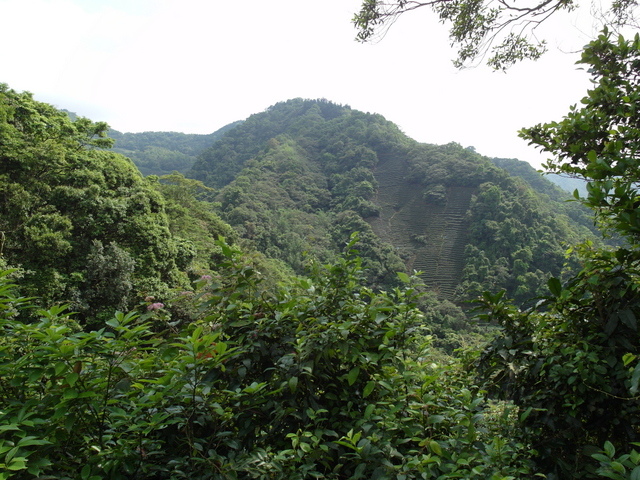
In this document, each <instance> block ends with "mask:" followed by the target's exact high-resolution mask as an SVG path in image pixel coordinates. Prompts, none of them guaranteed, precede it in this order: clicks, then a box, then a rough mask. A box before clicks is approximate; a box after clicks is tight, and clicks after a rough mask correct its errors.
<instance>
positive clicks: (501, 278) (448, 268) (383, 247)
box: [188, 99, 591, 299]
mask: <svg viewBox="0 0 640 480" xmlns="http://www.w3.org/2000/svg"><path fill="white" fill-rule="evenodd" d="M529 168H530V167H529ZM523 170H524V169H523ZM531 170H532V169H531ZM529 173H530V172H527V171H524V173H523V174H520V175H518V176H515V175H514V174H510V173H508V172H507V170H505V169H504V168H500V167H498V166H497V165H496V164H495V163H494V162H492V161H490V160H489V159H488V158H486V157H483V156H481V155H479V154H477V153H475V152H473V151H472V150H470V149H464V148H462V147H461V146H460V145H457V144H449V145H441V146H437V145H427V144H420V143H418V142H416V141H414V140H412V139H410V138H409V137H407V136H406V135H404V134H403V133H402V132H401V131H400V130H399V128H398V127H397V126H396V125H395V124H393V123H392V122H389V121H387V120H386V119H384V118H383V117H382V116H380V115H376V114H369V113H363V112H359V111H357V110H353V109H351V108H350V107H348V106H343V105H337V104H334V103H331V102H329V101H326V100H304V99H294V100H290V101H287V102H281V103H279V104H276V105H274V106H273V107H271V108H269V109H267V110H266V111H264V112H262V113H258V114H255V115H252V116H251V117H249V118H248V119H247V120H246V121H245V122H243V123H242V124H240V125H238V126H236V127H235V128H232V129H230V130H228V131H227V132H226V133H225V134H224V135H223V136H222V137H221V138H220V139H219V140H218V141H217V142H216V143H214V144H213V145H212V146H211V147H210V148H209V149H207V150H205V151H204V152H203V153H202V154H201V155H200V156H199V157H198V159H197V161H196V162H195V163H194V165H193V168H192V169H191V171H190V172H188V175H189V176H192V177H193V178H195V179H198V180H201V181H203V182H204V183H205V184H207V185H209V186H210V187H214V188H216V189H219V193H218V195H217V197H216V200H217V201H218V202H219V203H220V205H221V207H220V212H219V213H220V214H221V216H222V217H223V218H224V219H225V220H226V221H228V222H229V223H230V224H231V225H232V226H233V227H234V228H236V229H237V230H238V232H239V233H240V235H241V236H242V237H244V238H245V239H246V240H247V241H249V242H251V243H252V244H253V245H255V246H256V248H258V249H259V250H261V251H263V252H264V253H265V254H267V255H269V256H271V257H273V258H277V259H279V260H281V261H282V262H284V263H286V264H288V265H290V266H292V267H293V268H295V269H301V268H302V265H303V264H304V263H305V262H306V260H305V258H307V257H305V256H304V255H303V252H309V256H310V257H311V258H318V259H320V260H322V261H324V260H330V259H331V258H332V256H333V255H335V253H336V252H337V251H338V250H339V249H340V248H341V245H344V243H345V242H346V240H347V239H348V236H349V235H350V234H351V233H352V232H353V231H358V232H360V244H359V249H360V250H361V253H362V254H363V257H364V259H365V266H366V267H367V272H368V275H369V279H370V281H372V282H373V284H381V285H389V284H391V283H393V280H394V279H395V278H396V277H395V271H397V270H398V269H405V271H412V270H421V271H422V272H423V274H422V277H423V279H424V280H425V282H426V283H427V284H428V285H429V286H430V287H431V288H432V289H433V290H434V291H435V292H437V293H439V294H440V295H441V296H442V297H444V298H451V299H460V298H463V297H468V296H470V295H471V296H473V295H474V294H477V293H478V292H480V291H481V290H483V289H485V288H491V289H494V290H495V289H496V288H500V287H504V288H507V290H508V292H509V294H510V295H512V296H515V297H517V298H521V299H525V298H527V296H531V295H533V294H536V293H540V292H539V290H540V288H543V287H541V286H543V285H544V284H546V278H548V276H550V275H560V271H561V269H562V265H563V264H564V262H565V258H564V250H565V247H566V245H568V244H570V243H572V242H575V241H577V240H578V239H579V238H583V237H584V236H590V235H591V233H590V232H589V231H588V228H587V227H586V225H585V222H584V221H583V220H584V219H583V218H582V217H581V216H582V212H581V211H579V210H576V207H577V205H575V204H572V203H566V202H565V201H564V200H565V198H566V197H565V196H564V194H563V192H561V191H560V190H559V189H557V188H556V187H554V186H553V185H551V184H550V183H549V182H547V181H546V180H544V179H542V178H540V176H539V175H538V174H537V173H536V175H537V177H535V176H532V175H529ZM534 173H535V171H534ZM527 176H528V177H530V178H528V179H526V178H525V177H527ZM518 177H522V178H518ZM534 185H535V186H534Z"/></svg>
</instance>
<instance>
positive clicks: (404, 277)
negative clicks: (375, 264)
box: [396, 272, 411, 283]
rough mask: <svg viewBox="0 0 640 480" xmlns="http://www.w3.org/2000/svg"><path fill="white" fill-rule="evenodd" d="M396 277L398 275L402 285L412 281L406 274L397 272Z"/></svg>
mask: <svg viewBox="0 0 640 480" xmlns="http://www.w3.org/2000/svg"><path fill="white" fill-rule="evenodd" d="M396 275H398V278H399V279H400V281H401V282H402V283H409V282H410V281H411V279H410V277H409V275H407V274H406V273H404V272H396Z"/></svg>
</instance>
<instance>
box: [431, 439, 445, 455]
mask: <svg viewBox="0 0 640 480" xmlns="http://www.w3.org/2000/svg"><path fill="white" fill-rule="evenodd" d="M429 450H431V451H432V452H433V453H435V454H436V455H438V456H439V457H441V456H442V447H440V444H439V443H438V442H436V441H435V440H429Z"/></svg>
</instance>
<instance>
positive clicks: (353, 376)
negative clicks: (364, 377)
mask: <svg viewBox="0 0 640 480" xmlns="http://www.w3.org/2000/svg"><path fill="white" fill-rule="evenodd" d="M358 375H360V367H354V368H352V369H351V370H350V371H349V373H348V374H347V382H349V385H353V384H354V383H355V382H356V380H357V379H358Z"/></svg>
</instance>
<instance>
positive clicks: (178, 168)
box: [108, 122, 240, 175]
mask: <svg viewBox="0 0 640 480" xmlns="http://www.w3.org/2000/svg"><path fill="white" fill-rule="evenodd" d="M238 123H240V122H234V123H231V124H229V125H227V126H225V127H222V128H221V129H219V130H216V131H215V132H214V133H210V134H207V135H198V134H188V133H179V132H142V133H122V132H119V131H117V130H113V129H110V130H109V132H108V135H109V137H111V138H113V139H114V140H115V143H114V145H113V147H112V150H113V151H114V152H116V153H120V154H122V155H124V156H126V157H129V158H130V159H131V160H133V162H134V163H135V164H136V166H137V167H138V168H139V169H140V172H141V173H142V174H143V175H168V174H170V173H172V172H180V173H184V172H186V171H187V170H189V169H190V168H191V166H192V165H193V163H194V162H195V161H196V157H197V156H198V154H200V153H201V152H202V151H204V150H205V149H207V148H208V147H210V146H211V144H213V143H214V142H215V141H216V140H218V139H219V138H220V137H221V136H222V135H223V134H224V133H225V132H226V131H227V130H229V129H231V128H233V127H234V126H236V125H237V124H238Z"/></svg>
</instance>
